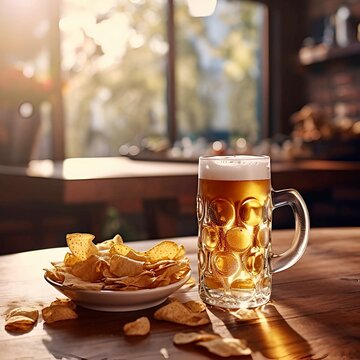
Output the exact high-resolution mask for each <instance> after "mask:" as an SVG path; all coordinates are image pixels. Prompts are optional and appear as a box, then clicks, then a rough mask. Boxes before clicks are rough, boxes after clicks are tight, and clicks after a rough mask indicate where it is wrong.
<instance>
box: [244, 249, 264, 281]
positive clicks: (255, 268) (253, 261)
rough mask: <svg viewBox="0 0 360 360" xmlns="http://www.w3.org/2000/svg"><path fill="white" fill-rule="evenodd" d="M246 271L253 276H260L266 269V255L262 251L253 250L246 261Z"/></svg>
mask: <svg viewBox="0 0 360 360" xmlns="http://www.w3.org/2000/svg"><path fill="white" fill-rule="evenodd" d="M245 266H246V269H247V271H249V273H251V274H253V275H258V274H260V273H261V271H262V269H263V268H264V255H263V253H262V251H260V250H259V249H257V248H253V249H252V250H251V251H250V252H249V254H248V256H247V259H246V264H245Z"/></svg>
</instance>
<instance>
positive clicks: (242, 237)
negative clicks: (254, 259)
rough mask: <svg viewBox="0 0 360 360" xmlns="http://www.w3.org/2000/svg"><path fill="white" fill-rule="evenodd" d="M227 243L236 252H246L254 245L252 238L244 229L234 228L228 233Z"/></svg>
mask: <svg viewBox="0 0 360 360" xmlns="http://www.w3.org/2000/svg"><path fill="white" fill-rule="evenodd" d="M225 239H226V243H227V245H228V246H229V247H230V248H231V249H232V250H234V251H238V252H244V251H246V250H247V249H248V248H249V247H250V246H251V244H252V236H251V234H250V233H249V231H248V230H247V229H246V228H244V227H234V228H232V229H230V230H228V232H227V233H226V237H225Z"/></svg>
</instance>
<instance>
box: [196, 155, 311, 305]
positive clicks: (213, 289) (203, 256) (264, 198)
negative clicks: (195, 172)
mask: <svg viewBox="0 0 360 360" xmlns="http://www.w3.org/2000/svg"><path fill="white" fill-rule="evenodd" d="M284 205H290V206H291V208H292V209H293V212H294V216H295V235H294V239H293V241H292V244H291V246H290V248H289V249H288V250H287V251H285V252H284V253H282V254H279V255H278V254H274V253H273V252H272V250H271V226H272V211H273V210H274V209H276V208H278V207H280V206H284ZM197 217H198V224H199V234H198V268H199V269H198V270H199V293H200V297H201V299H202V300H203V301H204V302H205V303H207V304H210V305H214V306H220V307H223V308H253V307H257V306H261V305H263V304H265V303H267V302H268V301H269V300H270V296H271V284H272V274H274V273H277V272H279V271H282V270H285V269H287V268H289V267H290V266H292V265H294V264H295V263H296V262H297V261H298V260H299V259H300V258H301V256H302V255H303V253H304V251H305V248H306V245H307V242H308V237H309V215H308V211H307V208H306V205H305V202H304V200H303V199H302V197H301V196H300V194H299V193H298V192H297V191H296V190H293V189H287V190H280V191H274V190H273V189H272V187H271V181H270V158H269V157H268V156H247V155H234V156H202V157H200V159H199V179H198V195H197Z"/></svg>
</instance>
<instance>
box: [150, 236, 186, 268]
mask: <svg viewBox="0 0 360 360" xmlns="http://www.w3.org/2000/svg"><path fill="white" fill-rule="evenodd" d="M181 254H183V247H182V246H179V245H178V244H176V243H175V242H173V241H168V240H164V241H161V242H160V243H158V244H156V245H155V246H153V247H152V248H151V249H150V250H148V251H147V252H146V256H147V259H148V261H149V262H150V263H155V262H157V261H159V260H173V259H176V258H179V257H180V255H181ZM182 256H183V255H182Z"/></svg>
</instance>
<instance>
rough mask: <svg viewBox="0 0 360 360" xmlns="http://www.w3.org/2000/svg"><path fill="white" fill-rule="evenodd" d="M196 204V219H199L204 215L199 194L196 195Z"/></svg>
mask: <svg viewBox="0 0 360 360" xmlns="http://www.w3.org/2000/svg"><path fill="white" fill-rule="evenodd" d="M196 204H197V206H196V210H197V218H198V221H201V220H202V219H203V217H204V202H203V200H202V198H201V197H200V196H198V197H197V203H196Z"/></svg>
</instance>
